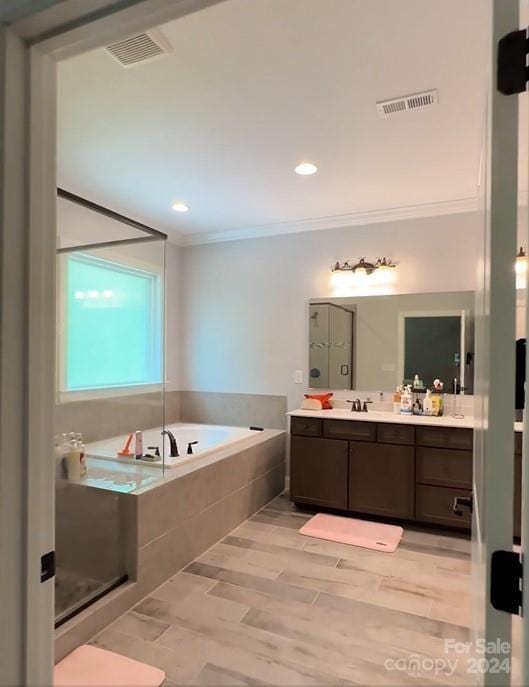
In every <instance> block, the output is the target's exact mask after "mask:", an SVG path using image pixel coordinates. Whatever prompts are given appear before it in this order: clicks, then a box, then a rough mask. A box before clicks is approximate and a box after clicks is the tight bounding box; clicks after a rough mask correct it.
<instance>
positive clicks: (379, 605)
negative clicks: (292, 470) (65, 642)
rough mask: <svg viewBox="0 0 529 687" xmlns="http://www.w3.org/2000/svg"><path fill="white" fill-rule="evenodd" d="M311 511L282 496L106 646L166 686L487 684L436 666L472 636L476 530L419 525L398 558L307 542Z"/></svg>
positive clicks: (162, 590)
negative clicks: (153, 670)
mask: <svg viewBox="0 0 529 687" xmlns="http://www.w3.org/2000/svg"><path fill="white" fill-rule="evenodd" d="M309 517H310V515H308V514H304V513H301V512H299V511H296V510H295V509H293V508H292V506H291V505H290V502H289V501H288V497H287V496H286V495H281V496H279V497H278V498H276V499H274V500H273V501H272V502H271V503H269V504H268V505H267V506H266V507H265V508H263V509H262V510H261V511H260V512H259V513H257V514H256V515H255V516H254V517H252V518H251V519H250V520H248V521H247V522H245V523H243V524H242V525H240V526H239V527H238V528H237V529H236V530H235V531H233V532H232V533H231V534H230V535H229V536H227V537H225V538H224V539H223V540H222V541H220V542H219V543H217V544H215V545H214V546H213V547H212V548H211V549H210V550H209V551H207V552H206V553H204V554H203V555H202V556H200V558H198V559H197V560H196V561H194V562H193V563H191V564H190V565H189V566H187V568H186V569H185V570H183V571H182V572H180V573H178V574H177V575H175V576H174V577H173V578H171V580H169V581H168V582H166V583H165V584H164V585H163V586H161V587H159V588H158V589H157V590H156V591H154V592H153V593H152V594H151V595H150V596H149V597H148V598H146V599H144V600H143V601H142V602H141V603H139V604H138V605H137V606H136V607H135V608H134V609H133V610H132V611H130V612H129V613H127V614H126V615H124V616H122V617H121V618H120V619H119V620H117V621H116V622H115V623H114V624H113V625H111V626H110V627H108V628H107V629H106V630H104V631H103V632H102V633H101V634H100V635H99V636H97V637H96V638H95V639H94V640H93V643H94V644H96V645H97V646H100V647H103V648H106V649H110V650H112V651H116V652H118V653H120V654H123V655H126V656H130V657H131V658H136V659H137V660H140V661H144V662H146V663H150V664H151V665H154V666H157V667H159V668H162V669H163V670H164V671H165V672H166V675H167V681H166V683H165V687H169V686H174V685H261V684H267V685H298V686H302V685H347V684H355V685H410V684H414V685H429V684H431V685H436V684H446V685H465V684H475V682H476V680H475V679H473V678H472V677H469V675H468V674H467V671H466V668H467V666H466V661H465V660H459V661H458V662H457V667H456V668H455V669H452V667H450V666H447V665H446V664H445V663H443V664H438V665H439V667H438V670H437V674H436V671H435V669H434V668H433V665H434V664H433V660H435V659H442V660H443V661H446V659H447V658H448V659H454V658H457V656H456V655H455V654H454V653H452V654H450V653H449V654H447V653H446V652H445V640H446V639H451V640H455V641H458V642H467V641H469V640H470V632H469V629H468V628H469V625H470V615H471V614H470V576H469V574H470V542H469V541H468V539H465V538H462V537H456V536H443V535H439V534H435V533H432V532H423V531H418V530H411V529H407V530H405V533H404V537H403V540H402V542H401V545H400V546H399V548H398V550H397V551H396V553H394V554H385V553H379V552H375V551H369V550H367V549H360V548H357V547H351V546H346V545H342V544H334V543H332V542H325V541H321V540H317V539H309V538H307V537H302V536H301V535H299V534H298V532H297V530H298V529H299V528H300V527H301V526H302V525H303V523H305V522H306V521H307V520H308V518H309ZM410 656H414V657H415V658H416V659H417V660H418V661H419V666H417V664H413V663H412V664H409V663H408V660H409V658H410ZM452 671H453V672H452ZM450 673H452V674H450Z"/></svg>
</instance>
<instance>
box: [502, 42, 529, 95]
mask: <svg viewBox="0 0 529 687" xmlns="http://www.w3.org/2000/svg"><path fill="white" fill-rule="evenodd" d="M528 53H529V40H528V38H527V29H521V30H520V31H512V32H511V33H508V34H506V35H505V36H503V38H501V39H500V40H499V41H498V63H497V75H496V84H497V88H498V91H499V92H500V93H503V94H504V95H514V94H515V93H523V92H524V91H525V90H527V82H528V81H529V68H528V66H527V54H528Z"/></svg>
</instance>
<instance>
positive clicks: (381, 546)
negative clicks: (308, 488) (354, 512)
mask: <svg viewBox="0 0 529 687" xmlns="http://www.w3.org/2000/svg"><path fill="white" fill-rule="evenodd" d="M403 531H404V530H403V529H402V527H397V526H396V525H383V524H380V523H378V522H369V521H368V520H356V519H355V518H343V517H340V516H339V515H326V514H324V513H318V515H315V516H314V517H313V518H311V519H310V520H309V521H308V522H307V523H305V525H303V527H302V528H301V529H300V530H299V533H300V534H304V535H305V536H306V537H316V538H317V539H326V540H328V541H335V542H338V543H339V544H350V545H351V546H361V547H362V548H364V549H374V550H375V551H385V552H386V553H393V552H394V551H396V550H397V546H398V545H399V543H400V540H401V538H402V533H403Z"/></svg>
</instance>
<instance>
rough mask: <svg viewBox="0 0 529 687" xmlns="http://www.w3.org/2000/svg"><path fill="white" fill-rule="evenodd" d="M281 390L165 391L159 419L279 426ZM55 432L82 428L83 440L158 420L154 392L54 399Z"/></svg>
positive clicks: (157, 398)
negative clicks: (276, 392)
mask: <svg viewBox="0 0 529 687" xmlns="http://www.w3.org/2000/svg"><path fill="white" fill-rule="evenodd" d="M286 412H287V398H286V396H273V395H265V394H231V393H219V392H210V391H166V392H165V422H166V423H167V424H171V423H173V422H198V423H201V424H212V425H233V426H239V427H249V426H250V425H258V426H261V427H267V428H269V429H285V426H286ZM55 418H56V420H55V433H56V434H62V433H63V432H66V433H68V432H82V433H83V436H84V439H85V441H87V442H90V441H99V440H100V439H106V438H107V437H111V436H116V435H118V434H127V433H129V432H132V431H134V430H136V429H138V428H144V429H146V428H148V427H157V426H159V425H161V424H162V420H161V418H162V411H161V402H160V394H159V393H150V394H135V395H134V396H120V397H115V398H107V399H96V400H90V401H73V402H71V403H60V404H58V405H57V406H56V409H55Z"/></svg>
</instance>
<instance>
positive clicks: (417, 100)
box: [377, 90, 439, 119]
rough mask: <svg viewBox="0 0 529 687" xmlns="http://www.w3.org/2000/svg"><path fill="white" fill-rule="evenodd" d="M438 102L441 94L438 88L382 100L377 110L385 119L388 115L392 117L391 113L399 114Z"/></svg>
mask: <svg viewBox="0 0 529 687" xmlns="http://www.w3.org/2000/svg"><path fill="white" fill-rule="evenodd" d="M438 102H439V96H438V93H437V90H433V91H424V92H423V93H414V94H413V95H405V96H403V97H402V98H393V99H392V100H382V101H380V102H378V103H377V110H378V114H379V116H380V117H382V118H384V119H385V118H386V117H391V115H394V114H398V113H399V112H408V111H410V110H422V109H423V108H425V107H430V106H431V105H436V104H437V103H438Z"/></svg>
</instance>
